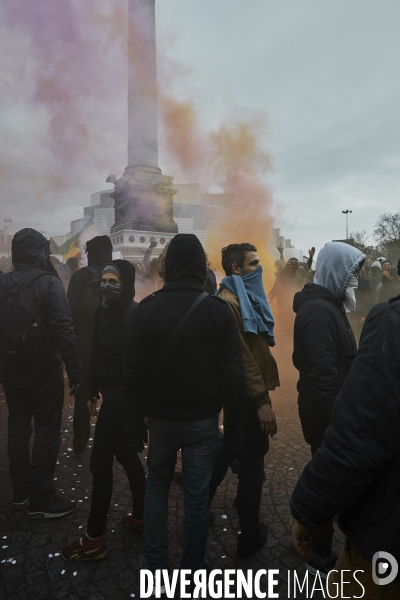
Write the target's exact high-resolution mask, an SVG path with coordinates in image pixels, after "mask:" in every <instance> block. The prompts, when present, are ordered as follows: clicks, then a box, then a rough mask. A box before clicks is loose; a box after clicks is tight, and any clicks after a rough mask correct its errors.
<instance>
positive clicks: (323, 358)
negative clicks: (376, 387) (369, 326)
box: [293, 242, 365, 577]
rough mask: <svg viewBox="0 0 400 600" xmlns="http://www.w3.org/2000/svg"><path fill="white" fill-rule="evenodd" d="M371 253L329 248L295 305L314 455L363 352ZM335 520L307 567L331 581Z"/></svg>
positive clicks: (304, 420)
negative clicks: (359, 334)
mask: <svg viewBox="0 0 400 600" xmlns="http://www.w3.org/2000/svg"><path fill="white" fill-rule="evenodd" d="M364 261H365V255H364V254H362V252H360V251H359V250H358V249H357V248H354V247H353V246H350V245H349V244H345V243H343V242H330V243H328V244H325V246H324V247H323V248H322V250H321V251H320V253H319V256H318V260H317V266H316V273H315V278H314V283H308V284H307V285H305V286H304V288H303V290H302V291H301V292H298V293H297V294H296V295H295V297H294V301H293V310H294V312H295V313H296V319H295V324H294V350H293V364H294V366H295V368H296V369H297V370H298V371H299V380H298V383H297V391H298V394H299V395H298V405H299V416H300V421H301V426H302V429H303V435H304V439H305V441H306V442H307V444H309V445H310V447H311V454H312V456H314V454H316V452H317V450H318V448H320V446H321V445H322V440H323V437H324V433H325V431H326V429H327V428H328V427H329V425H330V423H331V419H332V408H333V404H334V402H335V400H336V397H337V396H338V394H339V392H340V391H341V389H342V386H343V384H344V382H345V380H346V377H347V375H348V373H349V371H350V367H351V365H352V363H353V360H354V358H355V354H356V351H357V347H356V341H355V338H354V335H353V332H352V329H351V326H350V323H349V321H348V319H347V314H349V313H352V312H354V310H355V307H356V298H355V291H356V289H357V285H358V279H357V275H358V273H359V271H360V269H361V268H362V265H363V263H364ZM332 536H333V527H332V522H330V523H329V524H328V525H327V526H326V527H325V528H323V529H321V532H320V535H319V536H318V537H317V536H315V537H313V539H312V552H311V561H309V562H308V563H307V565H306V567H307V569H308V570H309V571H310V572H312V573H316V572H317V571H319V573H320V576H321V577H326V574H327V573H328V572H329V570H330V569H331V568H333V565H334V563H335V561H336V557H334V556H333V554H332Z"/></svg>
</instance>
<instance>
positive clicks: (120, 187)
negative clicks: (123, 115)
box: [107, 0, 178, 257]
mask: <svg viewBox="0 0 400 600" xmlns="http://www.w3.org/2000/svg"><path fill="white" fill-rule="evenodd" d="M107 181H111V182H113V183H114V184H115V189H114V192H113V193H112V194H111V197H112V198H114V201H115V223H114V225H113V227H112V228H111V239H112V240H113V242H114V245H115V246H118V244H121V243H122V244H124V245H125V243H126V240H130V241H131V244H135V245H136V247H134V246H130V245H129V247H128V248H125V247H123V248H121V251H122V254H123V255H126V256H127V257H128V256H130V257H133V256H135V257H138V255H140V253H141V252H142V249H143V248H142V247H141V246H139V247H138V246H137V240H140V239H142V240H145V242H143V244H145V245H146V244H147V245H148V241H147V236H146V235H142V234H145V233H148V234H150V233H151V234H152V236H151V237H152V239H153V238H154V239H155V240H156V241H157V234H159V235H160V239H162V240H163V242H160V243H164V244H165V243H166V241H168V240H169V239H171V237H173V236H174V235H175V234H176V233H178V227H177V225H176V223H175V222H174V220H173V195H174V194H176V190H174V188H173V185H172V181H173V177H168V176H166V175H163V174H162V173H161V170H160V168H159V166H158V140H157V59H156V31H155V0H128V166H127V167H126V169H125V172H124V174H123V176H122V177H121V178H120V179H118V180H117V178H116V177H115V176H109V177H108V178H107ZM120 234H122V235H120ZM124 234H127V235H124ZM165 234H167V235H165ZM121 239H122V240H123V242H121ZM160 249H161V248H160Z"/></svg>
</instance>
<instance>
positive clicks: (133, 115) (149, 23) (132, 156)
mask: <svg viewBox="0 0 400 600" xmlns="http://www.w3.org/2000/svg"><path fill="white" fill-rule="evenodd" d="M128 2H129V12H128V69H129V71H128V167H127V170H130V169H134V168H137V167H144V168H149V167H150V168H152V169H156V172H160V169H159V168H158V142H157V57H156V23H155V0H128Z"/></svg>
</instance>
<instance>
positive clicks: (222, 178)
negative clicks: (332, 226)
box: [159, 94, 274, 291]
mask: <svg viewBox="0 0 400 600" xmlns="http://www.w3.org/2000/svg"><path fill="white" fill-rule="evenodd" d="M159 103H160V109H161V110H160V112H161V117H162V141H163V146H164V147H165V148H164V149H163V150H164V152H165V153H166V154H167V160H168V163H169V168H171V169H174V170H173V171H172V172H173V173H175V174H178V176H179V178H180V180H182V181H184V182H188V181H189V182H193V183H200V184H201V185H202V187H203V188H204V189H205V191H219V192H223V193H231V194H233V197H234V200H233V201H232V204H231V205H230V206H229V207H228V210H227V215H226V219H225V221H224V223H223V225H222V226H219V228H218V231H214V232H210V233H209V236H208V239H207V242H206V244H205V246H206V251H207V253H208V254H209V256H210V260H211V262H212V264H213V266H214V267H215V268H217V269H218V270H221V248H222V247H224V246H227V245H228V244H232V243H241V242H250V243H252V244H254V245H255V246H256V247H257V249H258V252H259V255H260V257H261V260H262V265H263V268H264V283H265V286H266V289H267V291H268V290H269V289H270V288H271V287H272V283H273V280H274V269H273V262H274V260H273V257H272V255H271V253H270V238H271V235H270V234H271V228H272V227H273V225H274V218H273V200H272V195H271V192H270V190H269V188H268V186H267V185H266V183H264V181H263V180H262V177H263V175H265V173H267V172H268V170H270V169H271V158H270V156H269V154H268V153H267V152H266V151H265V149H264V148H263V147H262V135H263V133H264V131H265V127H266V118H265V115H263V114H261V113H257V114H253V115H246V116H245V117H244V118H241V119H237V118H236V119H233V120H232V122H231V123H222V124H221V125H220V127H219V128H218V129H217V130H215V131H206V132H204V131H202V130H201V126H200V118H199V114H198V112H197V111H196V108H195V105H194V104H193V103H192V102H184V101H178V100H176V99H175V98H173V97H172V96H170V95H168V96H167V95H165V94H164V95H161V96H159Z"/></svg>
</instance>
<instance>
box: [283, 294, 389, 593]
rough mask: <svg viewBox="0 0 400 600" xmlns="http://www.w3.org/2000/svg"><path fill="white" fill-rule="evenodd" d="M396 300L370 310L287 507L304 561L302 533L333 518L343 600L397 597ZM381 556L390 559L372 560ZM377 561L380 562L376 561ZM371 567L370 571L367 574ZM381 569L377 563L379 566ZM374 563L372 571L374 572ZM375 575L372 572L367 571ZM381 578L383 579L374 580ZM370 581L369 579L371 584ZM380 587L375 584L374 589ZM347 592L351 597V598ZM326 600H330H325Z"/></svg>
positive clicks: (337, 578)
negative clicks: (341, 538)
mask: <svg viewBox="0 0 400 600" xmlns="http://www.w3.org/2000/svg"><path fill="white" fill-rule="evenodd" d="M399 499H400V297H397V298H395V299H394V300H393V301H391V302H390V303H389V304H387V303H385V304H379V305H377V306H376V307H374V308H373V309H372V310H371V312H370V314H369V315H368V319H367V321H366V323H365V325H364V329H363V332H362V336H361V341H360V347H359V350H358V353H357V357H356V359H355V361H354V362H353V366H352V368H351V370H350V373H349V375H348V377H347V379H346V382H345V383H344V386H343V389H342V391H341V393H340V394H339V396H338V398H337V399H336V401H335V404H334V407H333V415H332V424H331V425H330V427H329V428H328V429H327V431H326V433H325V436H324V440H323V444H322V447H321V448H320V449H319V450H318V452H317V453H316V455H315V456H314V458H313V459H312V460H311V462H310V463H308V465H307V466H306V468H305V469H304V471H303V474H302V476H301V478H300V479H299V481H298V483H297V485H296V488H295V490H294V492H293V496H292V500H291V513H292V515H293V519H292V521H291V530H292V540H293V544H294V546H295V548H296V549H297V550H298V551H299V552H300V554H302V556H304V557H305V558H306V559H307V558H308V551H307V548H306V546H305V544H304V539H303V532H304V529H305V527H307V526H308V527H315V528H320V527H323V526H324V525H325V524H326V523H327V522H329V521H330V520H331V519H332V518H333V517H334V515H335V514H338V513H339V515H340V518H339V524H340V528H341V529H342V531H343V532H344V533H345V534H346V536H347V541H346V545H345V548H344V550H343V551H342V553H341V555H340V556H339V559H338V562H337V564H336V567H335V568H336V569H337V570H338V571H339V573H337V574H335V573H332V575H330V576H329V580H331V582H332V583H335V581H340V571H345V570H350V571H352V572H355V571H356V570H357V569H360V570H361V572H359V573H357V578H358V580H359V581H360V582H361V584H362V585H363V586H364V588H365V590H366V592H365V595H364V596H362V595H361V593H362V590H361V587H360V585H359V584H358V583H356V581H355V580H354V579H352V578H351V575H349V574H348V573H347V574H346V575H347V577H346V578H345V581H347V580H349V579H351V583H349V584H348V585H346V586H344V588H343V596H341V597H343V598H346V597H362V598H364V599H365V600H375V599H381V600H383V599H385V600H386V599H387V600H391V599H393V600H394V599H395V598H400V581H399V578H398V574H397V575H396V570H397V567H396V561H397V563H398V564H400V500H399ZM379 552H380V553H382V552H383V553H389V554H390V555H391V557H388V556H387V555H386V556H385V557H384V555H382V554H381V557H379V556H378V555H377V553H379ZM383 557H384V559H385V560H383V561H382V560H380V559H382V558H383ZM373 563H375V565H376V568H374V565H373ZM380 563H381V564H380ZM379 564H380V568H379ZM375 571H376V572H375ZM381 575H385V577H384V579H380V577H381ZM374 578H375V579H374ZM378 580H380V582H379V583H376V582H377V581H378ZM352 593H354V596H353V594H352ZM332 597H333V596H332Z"/></svg>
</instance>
